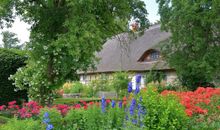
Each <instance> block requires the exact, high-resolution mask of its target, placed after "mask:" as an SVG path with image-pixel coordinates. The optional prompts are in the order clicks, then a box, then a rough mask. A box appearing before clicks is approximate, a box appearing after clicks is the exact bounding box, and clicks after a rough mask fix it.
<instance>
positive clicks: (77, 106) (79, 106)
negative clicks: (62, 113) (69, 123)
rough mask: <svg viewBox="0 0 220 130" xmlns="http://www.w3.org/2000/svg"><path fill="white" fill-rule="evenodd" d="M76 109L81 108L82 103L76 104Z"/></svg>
mask: <svg viewBox="0 0 220 130" xmlns="http://www.w3.org/2000/svg"><path fill="white" fill-rule="evenodd" d="M73 108H74V109H80V108H81V105H80V104H76V105H75V106H73Z"/></svg>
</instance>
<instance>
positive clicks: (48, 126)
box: [43, 112, 53, 130]
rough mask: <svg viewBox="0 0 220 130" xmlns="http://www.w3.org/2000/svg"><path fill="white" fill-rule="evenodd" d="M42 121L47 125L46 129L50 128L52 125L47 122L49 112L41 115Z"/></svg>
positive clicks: (48, 120)
mask: <svg viewBox="0 0 220 130" xmlns="http://www.w3.org/2000/svg"><path fill="white" fill-rule="evenodd" d="M43 123H44V124H46V125H47V127H46V130H52V129H53V125H52V124H49V123H50V118H49V113H48V112H45V113H44V116H43Z"/></svg>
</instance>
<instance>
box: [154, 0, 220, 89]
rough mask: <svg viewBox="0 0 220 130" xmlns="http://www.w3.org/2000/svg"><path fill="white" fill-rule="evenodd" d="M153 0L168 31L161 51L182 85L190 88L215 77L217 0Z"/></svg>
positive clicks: (219, 23) (219, 21)
mask: <svg viewBox="0 0 220 130" xmlns="http://www.w3.org/2000/svg"><path fill="white" fill-rule="evenodd" d="M157 2H158V3H159V14H160V16H161V28H162V29H163V30H167V31H170V32H171V33H172V37H171V39H170V43H169V44H167V45H166V46H165V47H164V53H165V56H166V58H167V61H168V62H169V64H170V66H171V67H173V68H175V70H176V71H177V74H178V77H179V80H180V81H181V82H182V84H183V85H184V86H188V87H189V88H190V89H192V90H194V89H196V88H197V87H198V86H200V85H202V86H206V85H207V83H210V82H212V81H213V80H215V79H216V78H219V72H220V67H219V66H220V61H219V60H218V58H219V56H220V49H219V48H220V44H219V43H220V42H219V38H220V35H219V32H220V16H219V11H220V1H219V0H199V1H195V0H186V1H183V0H182V1H180V0H172V1H171V0H157Z"/></svg>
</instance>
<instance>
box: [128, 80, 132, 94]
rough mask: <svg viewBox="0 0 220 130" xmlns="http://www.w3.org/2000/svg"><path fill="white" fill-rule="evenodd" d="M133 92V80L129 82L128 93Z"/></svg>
mask: <svg viewBox="0 0 220 130" xmlns="http://www.w3.org/2000/svg"><path fill="white" fill-rule="evenodd" d="M131 92H132V82H129V83H128V93H131Z"/></svg>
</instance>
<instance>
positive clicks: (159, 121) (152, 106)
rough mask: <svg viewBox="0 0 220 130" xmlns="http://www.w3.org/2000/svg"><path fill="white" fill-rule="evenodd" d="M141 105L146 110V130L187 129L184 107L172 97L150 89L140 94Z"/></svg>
mask: <svg viewBox="0 0 220 130" xmlns="http://www.w3.org/2000/svg"><path fill="white" fill-rule="evenodd" d="M141 96H142V98H143V103H142V105H143V106H144V107H145V108H146V109H147V114H146V116H145V117H144V125H145V127H146V128H145V129H146V130H183V129H187V127H188V117H187V116H186V114H185V111H184V107H183V106H182V105H181V104H180V103H179V101H178V100H177V99H176V97H174V96H172V95H168V96H162V95H160V94H159V93H158V92H157V91H155V89H153V88H152V87H150V86H149V87H148V89H147V91H146V92H144V91H142V92H141Z"/></svg>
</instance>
